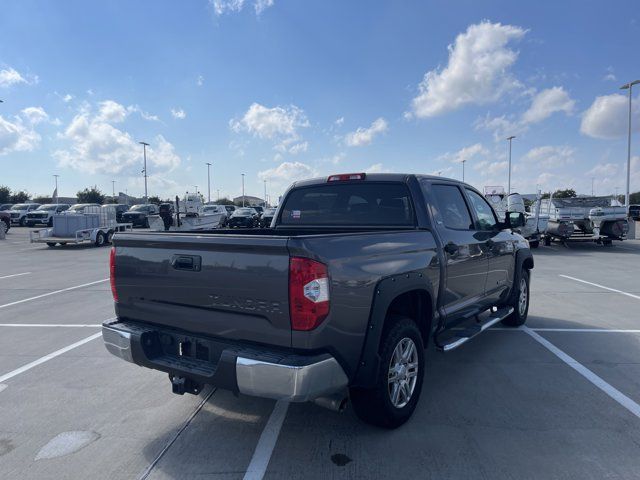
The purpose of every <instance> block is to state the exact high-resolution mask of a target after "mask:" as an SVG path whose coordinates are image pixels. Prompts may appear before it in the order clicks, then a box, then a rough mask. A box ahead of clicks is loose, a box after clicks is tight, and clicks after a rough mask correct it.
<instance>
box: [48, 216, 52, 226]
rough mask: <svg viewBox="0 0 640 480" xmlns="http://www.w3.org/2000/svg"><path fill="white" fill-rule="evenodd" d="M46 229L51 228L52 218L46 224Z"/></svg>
mask: <svg viewBox="0 0 640 480" xmlns="http://www.w3.org/2000/svg"><path fill="white" fill-rule="evenodd" d="M47 227H49V228H51V227H53V217H51V218H50V219H49V221H48V222H47Z"/></svg>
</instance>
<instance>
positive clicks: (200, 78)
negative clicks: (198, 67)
mask: <svg viewBox="0 0 640 480" xmlns="http://www.w3.org/2000/svg"><path fill="white" fill-rule="evenodd" d="M196 85H198V86H199V87H201V86H202V85H204V77H203V76H202V75H198V78H197V79H196Z"/></svg>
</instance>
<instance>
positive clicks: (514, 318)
mask: <svg viewBox="0 0 640 480" xmlns="http://www.w3.org/2000/svg"><path fill="white" fill-rule="evenodd" d="M530 278H531V277H530V275H529V270H526V269H523V270H522V272H520V275H519V276H518V277H517V278H516V281H517V285H516V290H515V291H514V292H513V294H512V295H511V301H510V303H509V306H510V307H513V313H512V314H511V315H509V316H508V317H507V318H505V319H504V320H502V324H503V325H506V326H508V327H519V326H521V325H524V324H525V322H526V321H527V315H528V314H529V298H530V295H529V279H530ZM523 288H524V289H525V298H524V302H525V303H524V306H522V305H521V301H522V298H523V297H522V289H523Z"/></svg>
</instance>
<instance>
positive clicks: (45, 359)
mask: <svg viewBox="0 0 640 480" xmlns="http://www.w3.org/2000/svg"><path fill="white" fill-rule="evenodd" d="M101 335H102V332H98V333H94V334H93V335H91V336H90V337H87V338H83V339H82V340H80V341H78V342H76V343H72V344H71V345H68V346H66V347H64V348H61V349H60V350H56V351H55V352H51V353H50V354H49V355H45V356H44V357H40V358H39V359H37V360H34V361H33V362H31V363H27V364H26V365H23V366H22V367H20V368H16V369H15V370H13V371H12V372H9V373H6V374H4V375H2V376H1V377H0V383H2V382H5V381H7V380H9V379H10V378H13V377H15V376H16V375H20V374H21V373H24V372H26V371H27V370H31V369H32V368H34V367H37V366H38V365H41V364H43V363H45V362H48V361H49V360H51V359H52V358H56V357H59V356H60V355H62V354H63V353H67V352H68V351H69V350H73V349H74V348H77V347H80V346H81V345H84V344H85V343H88V342H90V341H91V340H95V339H96V338H98V337H100V336H101Z"/></svg>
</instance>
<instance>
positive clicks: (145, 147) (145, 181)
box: [138, 142, 149, 203]
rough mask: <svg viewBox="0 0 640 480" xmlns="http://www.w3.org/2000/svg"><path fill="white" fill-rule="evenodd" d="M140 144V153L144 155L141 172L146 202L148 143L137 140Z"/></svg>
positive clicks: (145, 201)
mask: <svg viewBox="0 0 640 480" xmlns="http://www.w3.org/2000/svg"><path fill="white" fill-rule="evenodd" d="M138 143H139V144H140V145H142V153H143V155H144V170H142V172H143V173H144V203H147V202H148V196H147V176H148V175H147V147H148V146H149V144H148V143H147V142H138Z"/></svg>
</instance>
